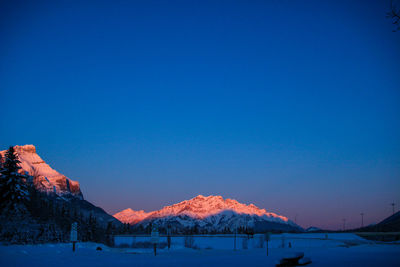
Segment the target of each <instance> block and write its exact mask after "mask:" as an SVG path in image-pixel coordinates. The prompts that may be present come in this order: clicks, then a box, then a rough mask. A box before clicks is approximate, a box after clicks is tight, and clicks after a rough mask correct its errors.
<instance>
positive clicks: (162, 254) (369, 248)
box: [0, 234, 400, 267]
mask: <svg viewBox="0 0 400 267" xmlns="http://www.w3.org/2000/svg"><path fill="white" fill-rule="evenodd" d="M315 235H317V236H315ZM318 235H319V234H312V235H311V236H308V235H306V236H302V238H300V236H299V235H291V234H286V235H284V236H285V238H284V240H285V242H286V247H285V248H280V247H279V244H281V241H282V235H274V236H273V237H272V240H271V242H270V245H272V246H270V249H269V256H267V255H266V248H265V247H264V248H250V247H249V249H247V250H246V249H240V250H236V251H234V250H233V249H216V248H212V247H213V246H216V247H219V246H220V245H218V244H221V243H220V242H221V240H219V239H220V238H215V237H211V238H209V240H208V243H209V249H189V248H184V247H183V246H173V247H172V249H171V250H168V249H161V250H158V255H157V256H154V255H153V251H152V250H151V249H143V248H142V249H132V248H109V247H106V246H104V245H102V244H95V243H78V244H77V250H76V252H72V249H71V244H45V245H24V246H23V245H13V246H0V266H57V267H62V266H69V267H70V266H115V267H117V266H118V267H120V266H207V267H210V266H244V265H247V266H274V265H275V264H274V263H275V261H276V260H278V259H280V258H281V257H282V256H283V255H284V254H285V253H288V252H294V251H296V252H297V251H301V252H304V254H305V256H307V257H310V258H311V260H312V261H313V263H312V264H311V266H352V267H355V266H400V257H399V255H400V244H381V243H379V244H375V243H372V242H370V241H366V240H364V239H362V238H359V237H358V236H355V235H351V234H348V236H347V237H346V236H343V235H342V234H329V235H332V236H331V237H332V239H331V238H330V237H329V235H328V238H329V239H328V240H325V239H323V238H325V237H326V236H325V235H322V236H318ZM346 235H347V234H346ZM205 240H206V239H204V238H203V239H202V242H205ZM225 240H227V239H226V237H225ZM340 240H344V241H340ZM351 240H353V242H352V243H351V242H350V241H351ZM354 241H358V242H354ZM288 242H291V244H292V248H288V247H287V244H288ZM349 242H350V243H349ZM97 246H101V247H102V249H103V250H102V251H96V247H97ZM271 247H272V248H271Z"/></svg>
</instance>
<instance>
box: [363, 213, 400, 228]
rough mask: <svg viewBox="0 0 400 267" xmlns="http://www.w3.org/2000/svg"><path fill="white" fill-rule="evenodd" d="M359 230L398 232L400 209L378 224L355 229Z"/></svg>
mask: <svg viewBox="0 0 400 267" xmlns="http://www.w3.org/2000/svg"><path fill="white" fill-rule="evenodd" d="M357 231H360V232H400V211H398V212H396V213H395V214H393V215H392V216H389V217H387V218H386V219H384V220H383V221H381V222H380V223H378V224H375V225H370V226H366V227H363V228H359V229H357Z"/></svg>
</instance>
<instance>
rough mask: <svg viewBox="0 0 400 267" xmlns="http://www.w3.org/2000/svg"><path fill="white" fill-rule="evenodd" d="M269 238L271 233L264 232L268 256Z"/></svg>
mask: <svg viewBox="0 0 400 267" xmlns="http://www.w3.org/2000/svg"><path fill="white" fill-rule="evenodd" d="M270 239H271V235H270V233H266V234H265V241H267V256H268V242H269V240H270Z"/></svg>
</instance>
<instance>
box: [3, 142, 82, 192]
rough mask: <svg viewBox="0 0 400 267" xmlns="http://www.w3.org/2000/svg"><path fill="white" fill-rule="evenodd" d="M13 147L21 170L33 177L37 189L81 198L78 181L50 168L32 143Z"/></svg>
mask: <svg viewBox="0 0 400 267" xmlns="http://www.w3.org/2000/svg"><path fill="white" fill-rule="evenodd" d="M14 149H15V151H16V153H17V155H18V158H19V160H20V161H21V163H20V167H21V168H22V169H21V170H22V171H24V172H28V173H29V175H31V176H33V177H34V179H33V183H34V185H35V188H36V189H37V190H39V191H41V192H46V193H55V194H56V195H58V196H66V195H69V196H74V197H77V198H79V199H83V196H82V192H81V190H80V186H79V183H78V182H76V181H73V180H71V179H69V178H67V177H65V176H64V175H62V174H61V173H59V172H57V171H56V170H54V169H52V168H51V167H50V166H49V165H48V164H47V163H46V162H45V161H44V160H43V159H42V158H41V157H39V155H38V154H37V153H36V147H35V146H34V145H24V146H14ZM6 152H7V150H3V151H0V154H1V155H2V156H4V154H5V153H6Z"/></svg>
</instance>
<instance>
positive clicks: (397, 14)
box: [387, 0, 400, 32]
mask: <svg viewBox="0 0 400 267" xmlns="http://www.w3.org/2000/svg"><path fill="white" fill-rule="evenodd" d="M387 17H388V18H390V19H391V20H392V23H393V25H395V29H394V30H393V31H394V32H395V31H398V30H400V10H399V8H397V5H396V4H395V3H394V1H393V0H391V1H390V11H389V12H388V13H387Z"/></svg>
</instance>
